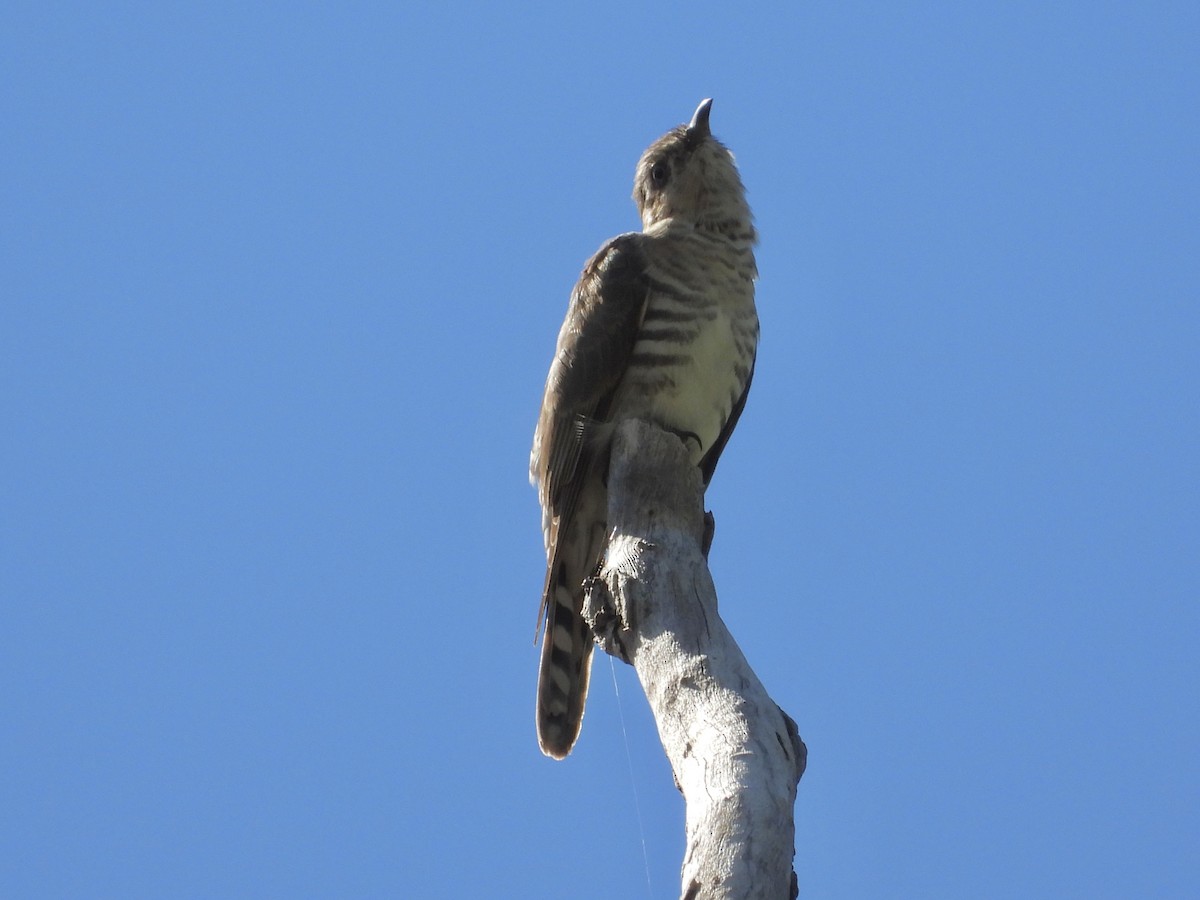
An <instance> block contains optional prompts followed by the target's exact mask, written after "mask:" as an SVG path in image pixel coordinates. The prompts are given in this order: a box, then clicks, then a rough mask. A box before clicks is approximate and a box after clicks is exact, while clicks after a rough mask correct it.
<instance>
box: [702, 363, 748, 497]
mask: <svg viewBox="0 0 1200 900" xmlns="http://www.w3.org/2000/svg"><path fill="white" fill-rule="evenodd" d="M753 380H754V361H753V360H751V362H750V372H749V373H748V374H747V375H746V386H745V387H744V388H742V395H741V396H740V397H738V399H737V403H735V404H733V409H732V410H731V411H730V413H729V418H728V419H726V420H725V425H724V427H723V428H722V429H721V433H720V434H719V435H717V439H716V440H715V441H713V445H712V446H711V447H709V448H708V452H707V453H705V454H704V458H703V459H702V460H700V473H701V474H702V475H703V476H704V486H705V487H708V483H709V482H710V481H712V477H713V472H715V471H716V470H717V460H718V459H720V457H721V451H722V450H724V449H725V445H726V444H727V443H729V436H730V435H731V434H733V429H734V428H735V427H736V426H737V423H738V419H739V418H741V415H742V410H743V409H745V408H746V397H748V396H749V395H750V382H752V381H753Z"/></svg>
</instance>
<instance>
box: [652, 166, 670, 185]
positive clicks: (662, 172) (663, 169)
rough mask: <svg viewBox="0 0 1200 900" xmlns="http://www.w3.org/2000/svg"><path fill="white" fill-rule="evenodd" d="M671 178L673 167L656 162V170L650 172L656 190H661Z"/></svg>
mask: <svg viewBox="0 0 1200 900" xmlns="http://www.w3.org/2000/svg"><path fill="white" fill-rule="evenodd" d="M670 177H671V167H670V166H668V165H667V164H666V163H665V162H656V163H655V164H654V168H652V169H651V170H650V180H651V181H652V182H653V183H654V186H655V187H656V188H661V187H663V186H664V185H666V183H667V179H668V178H670Z"/></svg>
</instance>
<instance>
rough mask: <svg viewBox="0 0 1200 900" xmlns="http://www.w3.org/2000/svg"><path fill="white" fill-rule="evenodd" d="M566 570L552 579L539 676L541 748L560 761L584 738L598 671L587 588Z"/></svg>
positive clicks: (561, 569) (559, 567)
mask: <svg viewBox="0 0 1200 900" xmlns="http://www.w3.org/2000/svg"><path fill="white" fill-rule="evenodd" d="M566 569H567V567H566V566H564V565H563V564H562V563H561V562H559V563H558V564H557V565H554V566H552V568H551V571H550V572H549V574H548V577H547V579H546V597H545V605H546V632H545V634H544V635H543V636H542V663H541V668H540V669H539V671H538V690H537V734H538V745H539V746H540V747H541V748H542V752H543V753H545V754H546V755H547V756H552V757H554V758H555V759H563V758H564V757H566V755H567V754H568V753H570V752H571V748H572V747H573V746H575V741H576V739H577V738H578V737H579V728H580V726H581V725H582V724H583V706H584V703H585V702H586V701H587V692H588V679H589V677H590V675H591V668H592V667H591V660H592V646H593V645H592V633H591V629H589V628H588V625H587V622H585V621H584V619H583V615H582V610H583V588H582V585H581V584H580V583H578V582H576V583H575V584H570V583H569V581H568V578H567V573H566Z"/></svg>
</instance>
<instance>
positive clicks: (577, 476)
mask: <svg viewBox="0 0 1200 900" xmlns="http://www.w3.org/2000/svg"><path fill="white" fill-rule="evenodd" d="M641 241H642V237H641V235H640V234H636V233H632V234H625V235H621V236H620V237H616V238H613V239H612V240H611V241H609V242H608V243H607V244H605V245H604V246H603V247H601V248H600V250H599V251H598V252H597V253H596V255H595V256H593V257H592V258H591V259H590V260H589V261H588V264H587V265H586V266H585V267H584V269H583V274H582V275H581V276H580V278H579V283H578V284H576V285H575V290H574V291H573V292H572V293H571V303H570V306H569V307H568V309H567V318H566V320H565V321H564V322H563V326H562V330H561V331H560V332H559V335H558V346H557V348H556V350H555V354H554V362H553V363H552V364H551V366H550V375H549V377H548V378H547V379H546V393H545V397H544V398H543V400H542V409H541V413H540V415H539V416H538V424H537V430H536V432H535V433H534V441H533V453H532V454H531V456H530V467H529V471H530V478H531V480H532V481H533V482H534V483H535V484H536V485H537V486H538V493H539V497H540V499H541V502H542V509H543V513H544V523H543V524H544V526H545V530H546V538H547V541H548V542H549V538H550V529H551V527H555V526H556V527H558V528H559V529H560V530H561V529H563V528H565V527H566V525H567V524H568V523H569V521H570V518H571V515H572V513H573V511H574V506H575V500H576V499H577V497H578V492H579V487H580V484H581V482H582V480H583V476H584V475H585V474H586V473H587V471H588V469H589V467H590V466H591V464H592V462H593V458H594V455H595V450H596V446H595V445H596V443H597V442H596V441H593V440H590V438H591V436H592V434H593V433H594V432H595V430H596V429H595V426H596V425H598V424H600V423H603V422H605V421H607V419H608V417H609V406H610V404H611V402H612V398H613V393H614V391H615V390H616V388H617V385H618V384H619V383H620V381H621V378H622V376H623V375H624V374H625V369H626V367H627V365H628V363H629V357H630V355H631V354H632V352H633V347H634V344H635V343H636V342H637V336H638V332H639V330H640V329H641V324H642V318H643V316H644V315H645V311H646V301H647V298H648V296H649V293H650V281H649V278H648V276H647V274H646V257H645V253H644V252H643V250H642V243H641ZM553 520H557V522H554V521H553Z"/></svg>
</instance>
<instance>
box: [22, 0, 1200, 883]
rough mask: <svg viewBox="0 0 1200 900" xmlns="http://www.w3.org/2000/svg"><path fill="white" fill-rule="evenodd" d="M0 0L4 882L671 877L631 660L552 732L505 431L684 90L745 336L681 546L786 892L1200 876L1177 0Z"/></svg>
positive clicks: (1193, 150)
mask: <svg viewBox="0 0 1200 900" xmlns="http://www.w3.org/2000/svg"><path fill="white" fill-rule="evenodd" d="M5 20H6V21H5V27H4V29H3V34H2V35H0V49H2V50H3V52H2V53H0V114H2V117H3V121H4V123H5V125H4V128H3V134H2V135H0V163H2V165H3V171H4V179H3V185H4V186H3V191H2V192H0V256H2V258H3V266H2V267H0V294H2V296H3V303H2V305H0V378H2V383H3V385H4V390H3V392H0V404H2V407H0V412H2V416H3V421H4V422H5V423H6V427H5V429H4V433H3V435H2V436H0V455H2V457H3V470H4V478H3V480H2V482H0V484H2V485H3V488H2V491H3V493H2V496H0V684H3V686H4V689H3V692H2V694H0V729H2V733H0V792H2V793H0V806H2V807H3V809H4V810H5V813H4V815H3V817H0V843H2V844H3V846H4V847H5V852H4V853H3V855H2V858H0V893H3V894H4V895H5V896H12V897H39V898H55V897H121V898H131V897H166V896H171V897H256V898H258V897H289V898H290V897H334V896H338V897H344V896H355V897H394V896H410V897H429V898H441V897H446V898H451V897H462V896H472V895H476V894H480V893H486V894H487V895H489V896H499V897H522V898H524V897H556V896H565V895H566V894H565V893H564V892H566V891H569V892H570V896H572V897H576V898H592V897H594V898H611V897H656V898H665V897H673V896H676V895H677V891H678V880H677V879H678V869H679V864H680V856H681V852H682V847H683V836H682V816H683V809H682V801H681V799H680V797H679V795H678V794H677V793H676V792H675V790H674V788H673V787H672V785H671V779H670V772H669V769H668V768H667V766H666V763H665V760H664V758H663V755H662V751H661V748H660V747H659V745H658V742H657V737H656V734H655V732H654V728H653V722H652V721H651V720H650V718H649V715H648V713H647V711H646V707H645V701H644V700H643V698H642V697H641V695H640V692H639V689H638V686H637V683H636V680H635V679H634V678H633V675H632V672H631V671H630V670H628V669H627V668H626V667H624V666H620V667H618V668H617V669H616V670H615V683H616V685H617V686H618V687H619V694H620V700H619V703H618V700H617V697H616V692H615V690H614V674H613V671H614V670H613V669H612V668H611V667H610V664H609V662H608V660H607V659H604V658H601V659H598V660H597V664H596V669H595V675H594V678H593V689H592V695H591V698H590V701H589V706H588V713H587V717H586V719H585V722H584V730H583V735H582V739H581V742H580V744H579V746H578V748H577V750H576V751H575V753H574V754H573V755H572V756H571V758H570V759H569V760H568V761H567V762H565V763H554V762H551V761H550V760H547V759H545V758H543V757H542V756H541V755H540V754H539V753H538V750H537V746H536V742H535V739H534V732H533V693H534V680H535V670H536V649H535V647H534V646H533V644H532V637H533V630H534V622H535V612H536V609H537V601H538V592H539V589H540V586H541V579H542V576H543V558H542V549H541V546H540V533H539V526H538V521H539V517H538V511H537V507H536V501H535V496H534V493H533V491H532V489H531V488H530V487H529V485H528V483H527V480H526V478H527V476H526V468H527V461H528V450H529V443H530V439H531V436H532V431H533V425H534V420H535V416H536V410H537V405H538V402H539V400H540V393H541V389H542V383H543V379H544V377H545V372H546V369H547V367H548V364H549V360H550V355H551V351H552V347H553V341H554V337H555V334H556V332H557V329H558V326H559V323H560V321H561V317H562V314H563V312H564V311H565V307H566V301H567V296H568V293H569V291H570V288H571V286H572V284H573V283H574V280H575V278H576V277H577V275H578V273H579V270H580V268H581V267H582V265H583V263H584V261H585V260H586V259H587V257H588V256H589V255H590V254H591V253H592V252H593V251H594V250H595V249H596V248H597V247H598V246H599V244H600V243H601V242H602V241H604V240H605V239H606V238H608V237H610V236H612V235H614V234H616V233H619V232H621V231H625V230H632V229H635V228H637V227H638V223H637V217H636V213H635V210H634V208H633V204H632V202H631V200H630V199H629V194H630V190H631V181H632V173H633V167H634V164H635V163H636V161H637V158H638V156H639V154H640V153H641V151H642V149H643V148H644V147H645V146H646V144H648V143H649V142H650V141H651V140H653V139H654V138H656V137H657V136H658V135H660V134H661V133H662V132H663V131H665V130H666V129H667V128H669V127H671V126H673V125H675V124H677V123H679V122H682V121H686V119H687V118H688V117H689V116H690V115H691V113H692V110H693V109H694V108H695V105H696V103H697V102H698V101H699V100H700V99H701V98H703V97H708V96H712V97H714V98H715V103H714V107H713V116H712V123H713V130H714V132H715V133H716V134H717V135H718V136H719V137H721V138H722V139H723V140H725V142H726V143H727V144H729V146H730V147H731V148H732V149H733V150H734V152H735V153H736V155H737V157H738V160H739V163H740V165H741V169H742V173H743V177H744V180H745V182H746V184H747V187H748V190H749V196H750V200H751V203H752V206H753V208H754V210H755V214H756V217H757V223H758V226H759V230H760V233H761V238H762V240H761V246H760V252H759V255H758V259H759V268H760V272H761V279H760V282H759V292H758V302H759V311H760V317H761V320H762V328H763V337H762V343H761V346H760V351H759V359H758V368H757V372H756V376H755V384H754V390H753V392H752V394H751V397H750V401H749V404H748V406H747V409H746V413H745V415H744V416H743V418H742V422H741V425H740V426H739V429H738V432H737V434H736V435H735V436H734V438H733V440H732V442H731V444H730V446H729V448H728V449H727V451H726V455H725V457H724V460H723V462H722V465H721V468H720V471H719V473H718V475H717V477H716V479H715V481H714V483H713V486H712V488H711V489H710V491H709V497H708V502H709V506H710V507H711V508H712V509H713V510H714V512H715V514H716V517H717V536H716V543H715V546H714V549H713V553H712V560H711V562H712V569H713V574H714V578H715V580H716V584H717V588H718V592H719V595H720V598H721V605H722V611H723V615H724V616H725V618H726V620H727V622H728V624H729V626H730V628H731V629H732V631H733V633H734V634H735V635H736V636H737V638H738V640H739V642H740V643H741V645H742V647H743V649H744V651H745V653H746V655H747V657H748V658H749V660H750V661H751V663H752V664H753V665H754V667H755V669H756V670H757V672H758V673H759V675H760V677H761V678H762V680H763V682H764V683H765V684H766V686H767V688H768V690H770V691H771V693H772V695H773V696H774V697H775V699H776V700H777V701H778V702H779V703H780V704H781V705H782V706H783V707H784V708H785V709H786V710H788V712H789V713H791V715H792V716H793V717H794V718H795V719H796V721H797V723H798V724H799V727H800V731H801V734H802V735H803V737H804V739H805V740H806V742H807V743H808V747H809V768H808V772H807V774H806V775H805V777H804V779H803V781H802V782H801V786H800V791H799V798H798V801H797V807H796V813H797V858H796V867H797V870H798V873H799V877H800V884H801V888H802V895H803V896H806V897H814V898H826V897H829V898H840V897H845V898H860V897H889V898H890V897H914V898H960V897H965V896H971V897H1066V896H1078V897H1085V896H1086V897H1131V896H1155V897H1181V898H1182V897H1194V896H1196V895H1197V893H1200V863H1198V862H1197V858H1196V848H1197V847H1198V846H1200V772H1198V768H1200V767H1198V766H1197V764H1196V761H1197V756H1196V747H1197V745H1198V743H1200V716H1198V715H1197V712H1198V711H1200V710H1198V708H1197V706H1198V704H1197V699H1196V698H1197V696H1198V689H1200V663H1198V655H1197V650H1196V648H1197V645H1198V642H1200V604H1198V602H1197V601H1198V599H1200V597H1198V594H1200V552H1198V551H1200V462H1198V461H1200V371H1198V360H1200V352H1198V351H1200V304H1198V303H1197V284H1200V263H1198V260H1200V215H1198V209H1200V202H1198V201H1200V178H1198V176H1197V160H1198V159H1200V125H1198V122H1197V116H1196V110H1197V108H1200V106H1198V101H1200V64H1198V62H1197V60H1198V59H1200V11H1198V8H1197V7H1196V5H1195V4H1194V3H1155V4H1120V3H1089V4H1083V3H1062V4H1035V3H1003V4H1001V3H982V4H957V3H915V4H904V5H901V4H891V5H881V4H870V5H868V4H855V3H815V4H812V3H810V4H787V5H785V4H764V5H762V6H759V7H753V6H750V7H745V8H744V9H742V10H740V11H738V12H733V11H731V8H730V7H729V5H728V4H710V3H704V2H700V3H695V4H691V5H689V6H687V7H669V6H649V5H645V4H631V3H625V2H613V3H608V4H605V5H604V6H603V7H594V8H584V7H581V6H580V7H572V6H569V5H552V4H520V3H517V4H509V5H504V6H498V5H490V4H489V5H485V4H479V5H477V6H471V5H459V4H453V3H446V4H441V5H438V6H437V7H436V8H435V7H434V5H433V4H425V5H418V4H407V5H405V4H392V3H361V4H343V5H337V6H334V5H318V4H305V5H300V4H294V5H293V4H223V3H210V4H204V5H199V4H195V5H187V6H185V5H183V4H179V5H169V4H149V3H147V4H122V3H114V4H105V5H103V8H98V7H96V6H95V5H92V4H88V5H83V4H79V5H72V4H69V3H68V4H58V5H55V4H46V3H42V4H13V5H11V6H10V7H9V8H8V10H7V12H6V15H5ZM626 742H628V756H627V753H626ZM643 854H644V855H645V857H646V858H647V859H648V865H647V864H646V863H644V862H643Z"/></svg>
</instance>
